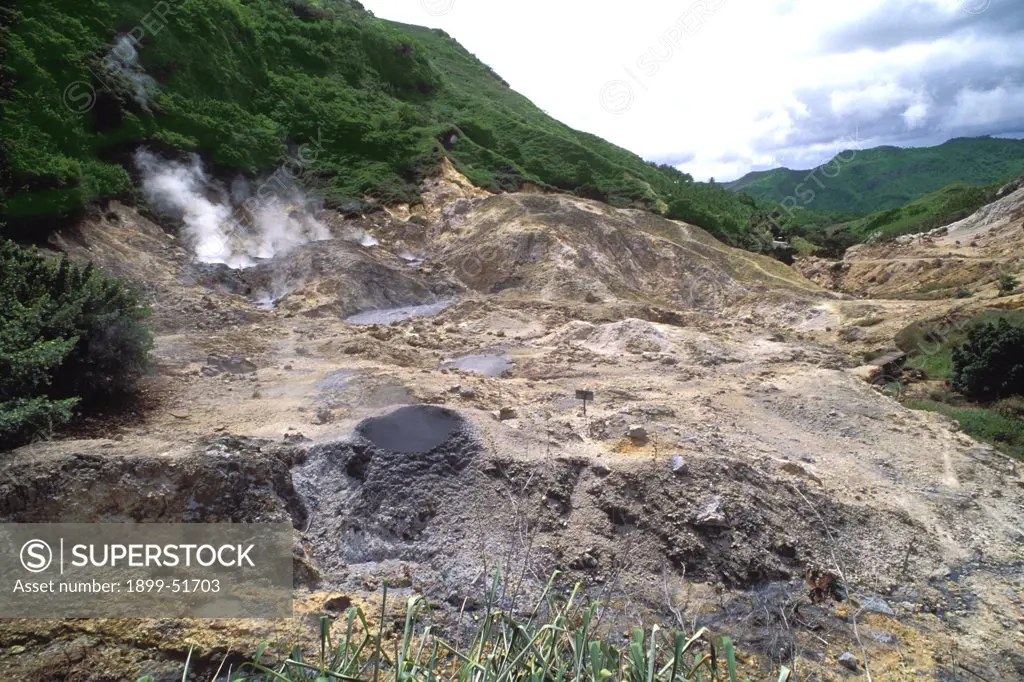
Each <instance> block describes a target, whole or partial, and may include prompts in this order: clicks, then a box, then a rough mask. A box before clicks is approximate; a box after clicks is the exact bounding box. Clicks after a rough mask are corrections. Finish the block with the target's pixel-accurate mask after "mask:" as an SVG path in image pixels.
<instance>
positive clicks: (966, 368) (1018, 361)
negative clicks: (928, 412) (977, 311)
mask: <svg viewBox="0 0 1024 682" xmlns="http://www.w3.org/2000/svg"><path fill="white" fill-rule="evenodd" d="M950 383H951V384H952V385H953V388H955V389H956V390H958V391H960V392H961V393H963V394H964V395H966V396H968V397H970V398H974V399H975V400H979V401H983V402H987V401H991V400H999V399H1000V398H1006V397H1009V396H1013V395H1022V394H1024V328H1022V327H1019V326H1016V325H1012V324H1010V323H1009V322H1008V321H1007V320H1005V319H1000V320H999V321H998V322H997V323H996V324H992V323H990V322H988V323H985V324H981V325H978V326H975V327H972V328H971V329H969V330H968V332H967V341H966V342H965V343H964V344H963V345H960V346H957V347H956V348H954V349H953V371H952V376H951V381H950Z"/></svg>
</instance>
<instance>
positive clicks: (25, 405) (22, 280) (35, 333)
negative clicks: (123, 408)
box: [0, 240, 151, 447]
mask: <svg viewBox="0 0 1024 682" xmlns="http://www.w3.org/2000/svg"><path fill="white" fill-rule="evenodd" d="M147 314H148V310H146V309H145V308H144V307H142V306H141V305H140V300H139V297H138V295H137V294H136V292H135V291H133V290H132V289H130V288H129V287H128V286H127V285H126V284H125V283H124V282H122V281H120V280H116V279H111V278H109V277H106V276H104V275H103V274H101V273H100V272H99V271H98V270H96V269H95V268H93V267H92V265H87V266H80V265H76V264H74V263H72V262H71V261H69V260H68V259H67V258H66V257H65V258H61V259H56V258H46V257H44V256H42V255H40V254H39V253H38V252H36V251H34V250H33V251H26V250H23V249H21V248H19V247H18V246H16V245H15V244H14V243H12V242H10V241H7V240H0V447H9V446H12V445H15V444H17V443H19V442H24V441H25V440H27V439H29V438H32V437H34V436H36V435H46V434H48V433H49V432H50V431H52V430H53V429H54V428H55V427H57V426H60V425H61V424H64V423H66V422H68V421H69V420H71V418H72V416H73V413H74V409H75V408H76V407H79V406H81V407H90V406H93V405H96V404H98V403H100V402H102V400H103V399H105V398H109V397H111V396H113V395H115V394H117V393H121V392H124V391H125V390H127V389H129V388H130V387H131V386H132V383H133V381H134V380H135V378H136V377H138V376H139V375H140V374H141V373H142V372H143V371H144V369H145V366H146V359H147V354H148V350H149V347H150V344H151V338H150V335H149V331H148V329H147V328H146V327H145V326H144V325H143V323H142V321H143V319H144V317H145V316H146V315H147Z"/></svg>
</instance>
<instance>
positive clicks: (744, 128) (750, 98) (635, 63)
mask: <svg viewBox="0 0 1024 682" xmlns="http://www.w3.org/2000/svg"><path fill="white" fill-rule="evenodd" d="M965 1H966V0H859V1H858V2H851V3H841V2H828V1H826V0H696V1H695V2H693V1H691V0H683V2H681V3H680V2H678V1H677V0H633V2H629V3H622V2H613V1H611V0H589V1H587V2H584V1H583V0H557V1H552V0H519V1H518V2H515V3H496V2H481V1H480V0H473V1H471V0H444V2H441V1H439V0H364V4H365V5H366V7H367V8H368V9H370V10H372V11H373V12H375V13H376V14H377V15H378V16H381V17H384V18H389V19H395V20H397V21H402V22H406V23H413V24H423V25H429V26H434V27H438V28H443V29H444V30H446V31H447V32H448V33H450V34H451V35H452V36H453V37H455V39H456V40H458V41H460V42H461V43H462V44H463V45H464V46H465V47H466V48H467V49H468V50H469V51H471V52H473V53H474V54H476V55H477V57H479V58H480V59H481V60H482V61H484V62H486V63H487V64H489V65H490V66H491V67H493V68H494V69H495V70H496V71H497V72H498V73H499V74H501V76H502V77H504V78H505V79H506V80H507V81H509V83H511V85H512V87H513V88H515V89H516V90H518V91H519V92H521V93H523V94H524V95H526V96H527V97H529V98H530V99H531V100H533V101H534V102H535V103H536V104H537V105H538V106H539V107H541V108H542V109H544V110H545V111H547V112H548V113H550V114H551V115H552V116H554V117H555V118H558V119H559V120H561V121H563V122H565V123H567V124H568V125H570V126H573V127H575V128H578V129H581V130H585V131H587V132H591V133H594V134H596V135H599V136H601V137H604V138H605V139H607V140H610V141H612V142H614V143H616V144H618V145H621V146H623V147H626V148H627V149H630V150H632V151H634V152H636V153H638V154H640V155H641V156H644V157H645V158H649V159H656V160H659V161H669V162H675V161H678V160H680V159H686V162H685V163H683V164H681V166H680V167H681V168H683V170H686V171H688V172H691V173H693V174H694V176H695V177H697V178H698V179H705V178H707V177H709V176H710V175H714V176H715V177H716V178H717V179H719V180H726V179H730V177H735V176H738V175H742V174H743V173H744V172H746V171H747V170H750V169H752V168H759V167H761V162H762V161H763V160H764V159H765V158H768V157H774V158H776V159H777V160H778V161H779V163H781V164H783V165H788V166H790V167H799V164H805V165H804V167H807V166H809V165H814V164H816V163H821V162H823V161H825V160H827V158H828V153H831V152H834V151H835V145H836V144H838V142H837V140H840V139H841V138H843V137H846V136H849V135H851V134H852V132H853V131H854V130H855V129H858V128H859V129H860V130H862V131H864V133H865V136H866V138H867V139H869V140H870V141H871V142H872V143H873V144H896V143H904V142H905V141H906V140H908V139H910V138H908V137H907V136H908V135H915V136H920V138H921V139H925V138H928V139H931V137H934V136H935V135H936V134H938V132H939V126H944V127H943V128H942V130H943V131H944V132H946V133H950V134H951V135H952V134H960V133H959V131H960V128H961V127H962V125H961V122H963V121H968V122H970V124H971V127H970V130H973V131H975V132H974V134H980V133H981V132H990V133H992V134H998V133H1000V132H1006V131H1009V130H1020V129H1021V128H1022V117H1024V108H1020V107H1018V109H1017V110H1016V112H1014V111H1012V110H1011V109H1010V108H1009V107H1011V106H1013V105H1014V104H1013V103H1014V102H1016V100H1015V99H1014V97H1013V96H1011V95H1009V94H1000V93H997V92H995V91H994V90H993V88H995V86H996V85H998V84H996V83H990V84H984V83H973V82H970V83H969V82H967V81H972V79H973V78H974V74H989V75H991V74H999V73H1018V74H1020V73H1021V72H1020V64H1021V63H1024V34H1022V31H1018V32H1017V33H1016V35H1014V34H1013V33H1010V32H1009V31H1010V28H1006V27H1007V26H1009V24H1007V23H1006V22H1002V26H1003V28H1000V26H1001V24H1000V22H998V21H995V20H994V19H992V20H991V21H990V20H989V19H990V18H993V17H995V16H996V14H995V13H996V12H1002V13H1003V14H1012V13H1013V8H1014V7H1017V4H1018V3H1019V2H1020V0H992V1H991V6H990V8H989V9H988V10H986V13H983V14H981V15H974V14H969V13H967V12H965V11H964V10H963V8H962V6H961V3H962V2H965ZM448 5H450V6H451V9H450V11H448V12H447V13H446V14H443V15H441V16H435V15H434V14H431V13H428V12H427V11H426V10H425V9H424V7H429V8H431V9H433V10H434V11H435V12H436V8H437V7H438V6H448ZM1018 10H1019V11H1020V12H1021V13H1024V9H1021V8H1019V7H1018ZM985 21H988V23H984V22H985ZM972 22H973V23H972ZM1021 23H1024V22H1017V24H1018V25H1019V24H1021ZM876 26H877V27H878V28H877V30H876V28H875V27H876ZM1004 28H1005V32H1003V33H1001V31H1004ZM957 77H960V78H963V79H964V81H965V82H963V83H962V85H961V89H963V95H962V97H958V96H956V94H955V93H956V89H955V88H953V89H951V85H955V82H954V83H951V82H950V79H955V78H957ZM1021 78H1022V79H1024V74H1021ZM612 81H618V83H616V84H615V86H614V87H613V88H612V89H607V88H606V87H605V86H606V85H607V84H608V83H609V82H612ZM969 85H970V86H971V87H972V88H975V89H976V90H977V92H975V90H967V89H966V88H967V87H968V86H969ZM1005 87H1007V88H1009V86H1005ZM602 92H605V93H606V96H607V99H606V101H605V102H603V104H604V105H605V106H602V101H601V93H602ZM984 92H991V93H993V94H990V95H989V97H990V100H987V101H986V102H987V104H988V105H989V109H988V110H987V112H986V113H984V114H982V115H980V117H979V114H978V112H977V107H978V106H981V105H982V99H983V98H982V95H981V94H980V93H984ZM1009 92H1010V90H1007V93H1009ZM625 94H628V95H630V96H631V102H632V104H631V106H629V108H628V110H626V111H625V112H621V113H616V112H620V110H621V108H622V107H623V105H624V103H625V102H628V101H629V98H628V97H625V96H624V95H625ZM954 100H955V101H954ZM950 108H952V109H953V111H952V112H951V113H950V112H946V113H943V110H944V109H950ZM609 109H611V111H609ZM979 120H984V121H985V122H986V123H985V125H988V126H989V128H990V129H988V130H981V129H979V127H978V125H976V124H977V122H978V121H979ZM914 139H916V138H914ZM826 150H828V151H826ZM822 154H824V156H820V155H822Z"/></svg>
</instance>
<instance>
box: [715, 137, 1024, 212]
mask: <svg viewBox="0 0 1024 682" xmlns="http://www.w3.org/2000/svg"><path fill="white" fill-rule="evenodd" d="M826 165H827V166H828V168H827V170H828V175H829V176H832V175H834V177H825V176H822V174H821V173H820V172H819V174H818V175H819V177H818V179H817V182H816V181H815V180H814V179H808V175H809V174H810V173H811V170H791V169H789V168H775V169H772V170H769V171H757V172H754V173H748V174H747V175H745V176H743V177H742V178H740V179H739V180H736V181H735V182H732V183H729V184H727V185H726V187H728V188H729V189H731V190H733V191H736V192H745V193H747V194H750V195H751V196H753V197H755V198H757V199H759V200H761V201H765V202H770V203H772V204H777V203H778V202H782V201H784V200H785V199H786V198H787V197H795V198H796V201H797V202H798V204H800V205H801V207H805V208H809V209H812V210H815V211H836V212H840V213H850V214H859V215H867V214H870V213H875V212H878V211H887V210H890V209H896V208H899V207H901V206H903V205H905V204H908V203H910V202H912V201H914V200H916V199H920V198H921V197H923V196H925V195H926V194H930V193H932V192H935V191H937V190H940V189H942V188H944V187H947V186H949V185H952V184H957V183H959V184H965V185H973V186H979V187H980V186H984V185H989V184H991V183H994V182H999V181H1002V180H1007V179H1009V178H1012V177H1015V176H1017V175H1020V174H1021V173H1024V140H1008V139H998V138H992V137H975V138H957V139H955V140H950V141H948V142H946V143H944V144H941V145H938V146H936V147H920V148H900V147H876V148H874V149H863V150H856V151H854V150H849V151H845V152H841V153H840V154H839V155H838V157H837V160H836V163H835V164H831V163H830V164H826ZM801 183H803V185H804V187H803V188H801V187H799V186H800V185H801ZM804 188H809V189H811V190H813V191H814V195H813V197H814V198H813V200H812V201H810V202H807V205H806V206H803V204H804V202H803V201H802V200H801V198H800V197H802V196H807V197H809V196H811V195H806V194H802V193H801V192H800V190H801V189H804Z"/></svg>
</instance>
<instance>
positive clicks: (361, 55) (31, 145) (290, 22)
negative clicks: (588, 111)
mask: <svg viewBox="0 0 1024 682" xmlns="http://www.w3.org/2000/svg"><path fill="white" fill-rule="evenodd" d="M168 4H169V6H170V7H171V8H172V10H173V11H172V12H170V13H165V15H166V17H165V19H166V20H163V19H161V17H160V16H158V15H155V14H154V3H153V2H150V1H148V0H98V1H96V2H80V1H79V0H41V1H40V2H32V3H22V4H21V5H20V6H19V7H18V9H17V10H11V11H10V13H11V16H10V17H9V18H10V20H11V21H10V23H11V24H12V28H11V29H10V34H11V35H10V54H9V57H8V59H6V60H5V62H4V69H5V71H6V72H7V75H8V76H9V77H13V78H14V88H13V90H12V91H11V92H9V93H7V94H6V95H0V96H3V97H4V98H5V99H6V100H7V101H6V102H5V109H6V115H5V117H4V120H3V123H2V128H0V132H2V135H3V138H4V139H5V140H7V141H8V146H9V148H8V150H7V156H8V158H9V162H10V167H11V173H10V177H9V178H7V179H6V180H3V181H2V182H3V187H2V188H0V189H2V190H3V191H5V192H6V193H7V194H8V201H7V205H6V209H5V214H6V216H7V218H8V222H9V223H10V227H11V228H18V230H19V231H20V232H21V233H23V234H27V235H28V236H30V237H35V236H37V232H38V230H40V229H43V228H49V227H50V226H52V224H53V219H55V218H59V217H61V216H68V215H69V214H73V213H74V212H75V211H77V210H78V209H80V208H81V207H82V206H84V205H86V204H87V203H89V202H91V201H93V200H96V199H101V198H105V197H112V196H116V195H118V194H121V193H125V192H128V191H129V190H130V189H131V184H132V183H131V179H130V176H129V171H130V170H131V161H130V158H131V153H132V152H133V151H134V150H135V149H136V148H138V147H139V146H140V145H146V146H149V147H151V148H153V149H154V150H156V151H159V152H161V153H164V154H168V155H173V154H177V153H181V152H184V151H194V152H198V153H200V154H202V156H203V158H204V159H205V160H206V162H207V163H208V164H210V165H212V166H213V168H214V170H215V172H216V173H217V174H218V175H220V176H221V177H230V175H232V174H235V173H242V174H245V175H249V176H257V175H260V174H266V173H271V172H273V171H274V170H276V168H278V167H279V166H281V165H282V164H283V162H284V160H285V159H286V158H287V155H288V153H289V150H290V149H293V148H294V147H295V146H297V145H304V144H309V145H310V146H311V148H313V149H315V150H316V154H315V158H313V159H303V161H308V166H307V167H305V168H303V182H304V183H306V184H312V185H315V186H316V188H317V190H318V191H320V192H321V193H322V194H323V195H324V198H325V200H326V201H327V203H328V205H333V206H335V207H346V208H351V207H353V206H360V202H361V201H363V200H364V199H366V198H367V197H369V198H370V199H371V200H372V201H376V202H382V203H395V202H415V201H416V200H417V197H418V190H417V183H418V182H419V180H420V179H421V178H422V177H423V176H424V175H425V174H428V173H430V172H432V171H434V170H436V169H437V168H438V167H439V164H440V163H441V161H442V159H443V158H444V157H445V156H447V157H449V158H450V159H451V160H452V161H453V162H454V163H455V165H456V167H458V168H459V170H461V171H462V172H463V173H464V174H466V176H467V177H469V178H470V179H471V180H472V181H473V182H474V183H476V184H478V185H480V186H482V187H486V188H489V189H492V190H514V189H517V188H518V187H520V186H521V185H522V184H523V183H524V182H533V183H536V184H538V185H541V186H545V187H549V188H557V189H560V190H564V191H569V192H574V193H576V194H578V195H581V196H586V197H591V198H596V199H600V200H603V201H607V202H608V203H611V204H613V205H617V206H638V207H641V208H646V209H649V210H653V211H656V212H659V213H667V214H668V215H670V216H672V217H674V218H679V219H684V220H689V221H691V222H694V223H696V224H698V225H700V226H702V227H705V228H706V229H708V230H710V231H711V232H712V233H714V234H715V235H716V236H718V237H719V238H721V239H723V240H726V241H728V242H730V243H733V244H737V245H754V244H755V242H754V241H753V240H749V239H747V227H748V224H749V222H750V218H751V216H752V215H753V213H754V202H753V201H752V200H750V199H749V198H744V197H740V196H737V195H735V194H733V193H731V192H728V191H726V190H725V189H724V188H722V187H718V186H714V185H711V184H704V183H695V182H693V180H692V178H691V177H690V176H689V175H686V174H685V173H681V172H679V171H677V170H676V169H674V168H671V167H668V166H658V165H655V164H649V163H646V162H644V161H643V160H642V159H641V158H640V157H638V156H636V155H635V154H632V153H630V152H628V151H626V150H624V149H621V148H620V147H616V146H615V145H613V144H610V143H608V142H605V141H604V140H601V139H600V138H597V137H595V136H593V135H588V134H585V133H581V132H578V131H575V130H573V129H571V128H569V127H567V126H565V125H563V124H561V123H559V122H558V121H555V120H554V119H552V118H551V117H549V116H547V115H546V114H545V113H544V112H543V111H541V110H540V109H538V108H537V107H536V106H534V105H533V104H532V103H531V102H530V101H529V100H527V99H526V98H525V97H523V96H521V95H519V94H518V93H516V92H514V91H513V90H512V89H511V88H509V86H508V84H506V83H505V82H504V81H502V80H501V78H500V77H499V76H498V75H497V74H495V73H494V72H493V71H492V70H491V69H489V68H488V67H487V66H486V65H484V64H482V63H481V62H480V61H478V60H477V59H476V58H475V57H473V55H471V54H469V53H468V52H466V50H465V49H463V48H462V47H461V46H460V45H459V44H458V43H456V42H455V41H454V40H453V39H452V38H450V37H449V36H448V35H447V34H445V33H444V32H442V31H437V30H429V29H425V28H421V27H417V26H406V25H402V24H396V23H391V22H386V21H381V20H377V19H375V18H374V17H373V16H372V15H370V14H369V13H367V12H366V11H365V10H363V9H362V7H361V6H360V5H359V4H358V3H356V2H350V1H348V0H288V2H280V1H278V0H245V1H241V0H190V1H189V2H172V3H168ZM147 26H148V27H149V29H147V30H144V31H143V30H136V32H135V35H137V36H138V35H140V34H141V37H140V38H139V40H138V42H137V45H136V47H137V53H138V62H137V63H135V62H133V61H132V60H128V62H127V64H126V63H125V61H124V60H120V61H119V60H118V58H117V56H118V55H121V56H125V55H128V56H131V52H132V50H131V49H130V45H129V41H127V40H126V39H122V38H120V37H121V36H124V35H125V34H128V33H129V32H131V31H132V30H133V29H136V28H137V27H143V28H145V27H147ZM115 45H116V46H117V49H116V50H113V51H112V48H113V47H114V46H115ZM111 55H113V56H111ZM97 74H98V75H97ZM148 78H151V79H152V80H147V79H148ZM90 89H92V90H94V91H95V93H96V97H95V101H94V102H92V101H91V98H90ZM90 105H91V106H90Z"/></svg>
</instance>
